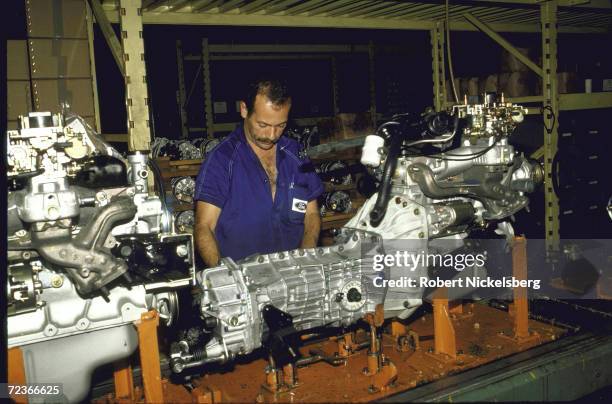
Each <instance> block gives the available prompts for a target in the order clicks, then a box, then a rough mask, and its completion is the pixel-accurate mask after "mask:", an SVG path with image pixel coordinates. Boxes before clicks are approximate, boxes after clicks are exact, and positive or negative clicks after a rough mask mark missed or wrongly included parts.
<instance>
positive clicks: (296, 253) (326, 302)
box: [172, 231, 385, 371]
mask: <svg viewBox="0 0 612 404" xmlns="http://www.w3.org/2000/svg"><path fill="white" fill-rule="evenodd" d="M340 240H341V241H339V242H338V243H337V244H336V245H334V246H332V247H321V248H315V249H297V250H291V251H287V252H280V253H275V254H266V255H258V256H252V257H250V258H247V259H245V260H242V261H240V262H238V263H235V262H233V261H232V260H231V259H224V260H223V265H221V266H218V267H215V268H211V269H208V270H205V271H201V272H198V274H197V282H198V285H199V286H200V288H201V290H202V292H203V295H202V298H201V300H200V310H201V314H202V317H203V318H204V321H205V324H206V326H207V327H208V328H210V329H211V330H212V333H213V334H212V335H213V337H212V338H211V339H210V341H209V342H208V343H207V344H206V346H205V347H204V349H203V350H199V351H198V352H195V351H194V352H193V353H190V352H188V350H187V349H186V348H187V347H186V346H185V345H183V346H180V345H179V346H177V347H176V349H175V352H174V353H173V356H172V364H173V367H174V369H175V371H181V370H182V369H183V368H184V367H185V366H188V367H192V366H197V365H200V364H203V363H207V362H217V361H219V362H225V361H227V360H230V359H233V358H234V357H235V356H236V355H239V354H245V353H248V352H251V351H253V350H254V349H256V348H259V347H260V346H262V343H264V337H263V335H265V334H266V331H267V329H268V326H267V324H266V321H265V319H264V317H265V316H264V314H263V313H264V311H265V310H264V308H265V307H266V306H274V307H275V308H276V309H278V310H281V311H283V312H284V313H286V314H288V315H290V316H291V317H292V320H293V326H294V327H295V329H296V330H308V329H312V328H315V327H321V326H348V325H350V324H352V323H354V322H355V321H357V320H358V319H360V318H362V317H363V316H364V314H365V313H367V312H371V311H373V310H374V308H375V307H376V305H378V304H381V303H382V302H383V300H384V292H385V291H384V289H381V288H378V287H375V286H374V279H375V278H377V277H381V276H383V275H384V274H383V273H380V272H377V271H374V270H373V266H372V262H371V260H372V255H373V254H374V253H380V251H382V250H381V249H382V243H381V242H382V240H381V239H380V237H378V236H377V235H376V234H373V233H367V232H363V231H346V232H345V233H343V234H342V236H341V239H340ZM193 359H196V361H193V362H192V361H191V360H193Z"/></svg>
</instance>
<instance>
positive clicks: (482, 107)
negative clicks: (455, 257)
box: [171, 97, 543, 372]
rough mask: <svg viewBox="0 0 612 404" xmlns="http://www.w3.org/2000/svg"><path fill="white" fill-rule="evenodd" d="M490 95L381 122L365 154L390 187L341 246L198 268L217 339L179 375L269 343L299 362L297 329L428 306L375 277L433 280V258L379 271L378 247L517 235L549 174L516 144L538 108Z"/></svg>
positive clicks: (283, 357)
mask: <svg viewBox="0 0 612 404" xmlns="http://www.w3.org/2000/svg"><path fill="white" fill-rule="evenodd" d="M487 100H488V101H487V103H485V104H479V105H459V106H455V107H453V108H452V109H451V110H449V111H442V112H433V111H427V112H426V113H424V114H422V115H412V114H403V115H399V116H396V117H395V118H394V119H393V120H392V121H389V122H387V123H385V124H383V125H381V127H380V128H379V129H378V131H377V133H376V136H378V137H380V138H381V140H376V141H374V142H370V143H369V144H370V145H371V144H374V146H375V150H374V151H373V150H367V151H366V152H367V153H369V155H368V156H367V157H368V158H366V159H365V160H364V161H365V162H372V163H370V166H371V167H370V170H371V171H372V175H373V176H374V177H376V178H378V180H379V182H380V185H379V188H378V192H377V193H376V194H374V195H373V196H372V197H370V198H369V199H368V200H367V201H366V203H365V204H364V205H363V206H362V207H361V208H360V209H359V211H358V212H357V213H356V215H355V216H354V217H353V218H352V219H351V220H350V221H349V222H348V223H347V224H346V225H345V227H344V228H343V229H342V231H341V232H340V235H339V236H338V237H337V243H336V244H335V245H334V246H331V247H324V248H316V249H310V250H293V251H286V252H279V253H275V254H267V255H256V256H252V257H249V258H246V259H245V260H242V261H239V262H233V261H232V260H228V259H224V260H223V261H222V264H221V265H220V266H217V267H214V268H209V269H207V270H204V271H200V272H198V274H197V276H196V278H197V283H198V286H199V288H200V289H201V291H202V297H201V300H200V308H201V314H202V318H203V320H204V323H205V325H204V327H205V328H206V329H207V330H208V332H209V333H210V335H211V337H210V339H209V341H208V342H206V343H205V344H203V346H202V345H200V346H193V344H192V345H190V344H189V343H187V342H186V341H178V342H177V343H175V344H174V345H173V348H172V352H171V363H172V366H173V369H174V371H175V372H180V371H182V370H183V369H185V368H189V367H194V366H199V365H201V364H204V363H209V362H224V361H227V360H231V359H232V358H234V357H236V356H237V355H245V354H248V353H250V352H252V351H253V350H255V349H256V348H259V347H261V346H263V347H266V348H267V349H268V350H269V352H270V355H272V356H273V357H274V361H275V362H276V363H277V365H278V361H279V360H280V361H281V363H287V362H295V361H296V360H297V359H298V356H299V355H298V353H297V351H296V347H295V337H294V336H295V335H296V334H299V333H300V331H301V330H306V329H309V328H313V327H319V326H330V325H336V326H339V325H340V326H341V325H348V324H351V323H352V322H355V321H356V320H357V319H359V318H362V317H363V316H364V314H365V313H370V312H372V311H374V308H375V307H376V306H377V305H378V304H383V305H384V316H385V317H387V318H388V317H396V316H397V317H399V318H406V317H408V316H409V315H410V314H412V313H413V312H414V311H415V310H416V308H418V307H419V306H420V305H421V304H422V299H423V293H424V288H423V287H405V286H394V287H390V286H389V287H377V285H376V284H375V282H376V279H379V278H381V277H382V278H384V280H389V281H392V280H400V279H402V278H406V279H415V280H418V278H423V277H425V278H428V277H429V275H428V268H427V266H426V263H423V262H421V263H420V264H418V265H415V266H413V267H412V268H411V267H409V266H397V264H395V265H385V266H384V269H383V270H382V272H377V271H375V270H374V269H375V268H374V266H373V261H372V254H374V253H375V254H387V255H393V254H395V253H396V252H407V253H410V254H428V253H429V252H430V251H432V252H434V251H435V252H436V253H449V254H452V253H453V251H457V250H459V249H461V248H463V247H464V242H463V239H464V238H465V237H467V235H468V234H469V233H470V232H471V231H472V230H475V229H482V228H485V227H487V226H489V225H490V224H498V227H497V230H498V232H500V233H502V234H503V235H505V236H506V237H507V238H508V239H510V238H511V236H512V235H513V230H512V226H511V225H510V223H509V222H508V221H506V219H507V218H508V217H509V216H511V215H512V214H514V213H516V212H517V211H519V210H520V209H522V208H524V207H525V206H527V203H528V199H527V196H526V193H528V192H532V191H533V190H534V189H535V188H536V187H537V186H538V184H539V183H541V182H542V179H543V178H542V177H543V175H542V169H541V167H540V166H539V164H538V163H535V162H532V161H530V160H528V159H526V158H525V157H524V156H523V155H521V154H519V153H518V152H516V151H515V150H514V148H513V146H512V145H511V144H510V143H509V139H508V138H509V136H510V135H511V133H512V132H513V130H514V128H515V127H516V126H517V125H518V124H519V123H520V122H521V121H522V120H523V117H524V114H525V113H526V110H525V109H524V108H523V107H521V106H518V105H513V104H507V103H503V102H502V103H497V102H495V101H494V100H493V98H492V97H488V98H487ZM381 145H384V147H382V146H381ZM374 152H375V153H377V154H379V157H380V158H379V159H376V158H374V157H373V156H372V154H373V153H374ZM366 240H368V243H369V244H367V245H366V244H365V243H366ZM442 241H444V242H442ZM376 269H379V268H376ZM470 270H471V271H473V272H472V273H475V271H476V270H477V268H475V267H474V266H471V267H470V268H466V269H464V270H463V271H462V273H461V274H462V276H465V275H466V274H468V273H469V271H470ZM483 270H485V271H486V269H483ZM479 274H482V272H479ZM416 284H419V282H418V281H417V282H416Z"/></svg>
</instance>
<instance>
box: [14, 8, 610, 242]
mask: <svg viewBox="0 0 612 404" xmlns="http://www.w3.org/2000/svg"><path fill="white" fill-rule="evenodd" d="M15 3H16V4H20V5H21V6H20V7H13V8H10V7H9V9H8V11H7V15H6V16H5V17H6V18H5V20H6V22H7V24H6V27H7V28H8V37H9V39H25V38H26V31H25V26H26V25H25V12H24V9H23V3H22V2H20V1H16V2H15ZM114 28H115V30H116V31H117V33H118V32H119V26H118V25H115V26H114ZM94 31H95V38H94V41H95V44H94V47H95V58H96V68H97V80H98V92H99V103H100V115H101V123H102V132H103V133H107V134H110V133H126V132H127V129H126V109H125V99H124V92H125V90H124V85H123V79H122V77H121V75H120V73H119V70H118V68H117V66H116V65H115V61H114V59H113V58H112V56H111V53H110V50H109V48H108V46H107V45H106V42H105V41H104V38H103V36H102V35H101V32H100V30H99V28H98V27H97V26H95V27H94ZM503 36H504V37H505V38H506V39H507V40H509V41H510V42H511V43H512V44H514V45H515V46H517V47H525V48H529V49H530V57H531V58H532V60H534V61H538V60H539V59H540V53H541V46H542V45H541V36H540V34H537V33H529V34H523V33H521V34H519V33H503ZM143 37H144V43H145V54H146V64H147V74H148V85H149V98H150V112H151V115H152V118H153V119H152V121H153V127H152V130H153V135H154V136H156V137H167V138H171V139H176V138H179V137H180V134H181V127H180V115H179V107H178V102H177V90H178V73H177V63H176V47H175V45H176V40H181V41H182V45H183V54H184V55H187V54H200V53H201V49H202V48H201V47H202V39H203V38H208V40H209V43H210V44H231V43H234V44H355V45H357V44H359V45H367V44H368V42H369V41H373V43H374V44H375V46H376V48H377V49H378V51H377V54H376V58H375V80H376V104H377V112H379V113H382V114H383V115H386V116H390V115H392V114H393V113H397V112H406V111H410V112H420V111H422V110H423V109H424V108H425V107H427V106H430V105H432V103H433V91H432V73H431V70H432V67H431V65H432V62H431V47H430V38H429V32H427V31H399V30H356V29H311V28H308V29H307V28H272V27H214V26H168V25H163V26H162V25H157V26H156V25H147V26H145V27H144V32H143ZM611 43H612V35H611V34H605V35H603V34H601V35H595V34H559V36H558V71H559V72H562V71H565V72H574V73H576V75H577V78H578V82H584V78H592V79H593V91H594V92H596V91H601V84H600V83H601V79H602V78H612V53H611V52H610V51H609V50H610V44H611ZM451 44H452V54H451V56H452V62H453V67H454V74H455V77H476V76H486V75H489V74H496V73H499V72H501V70H502V69H501V60H502V57H501V54H502V49H501V47H500V46H498V45H497V44H496V43H494V42H493V41H492V40H491V39H489V38H488V37H487V36H486V35H484V34H482V33H479V32H455V31H453V32H451ZM387 45H394V46H400V47H402V51H401V52H385V51H383V49H384V48H385V46H387ZM9 62H10V61H9ZM198 65H199V62H193V61H185V62H184V72H185V86H186V90H187V94H189V93H190V94H191V95H190V97H189V102H188V104H187V111H188V117H189V122H188V126H192V127H204V126H205V119H204V96H203V83H202V72H201V71H200V72H199V74H198V73H197V71H198ZM270 68H274V69H276V70H278V69H280V70H283V71H285V72H286V73H287V74H288V76H289V81H290V84H291V85H292V87H293V93H294V94H295V96H294V104H293V109H292V116H293V117H316V116H331V115H333V105H332V90H331V66H330V62H329V60H291V61H231V62H229V61H214V62H212V63H211V78H212V94H213V101H225V102H226V103H227V113H225V114H215V116H214V120H215V122H237V121H239V119H240V118H239V114H238V113H237V112H236V109H235V101H236V100H238V99H240V98H241V96H242V92H243V90H242V89H243V88H244V86H245V85H246V83H247V82H248V81H249V79H250V78H252V77H253V76H254V75H256V74H257V72H259V71H262V70H269V69H270ZM337 77H338V87H339V100H338V102H339V108H340V112H364V111H367V110H368V109H369V105H370V99H369V97H370V94H369V66H368V56H367V53H353V54H343V55H339V56H338V59H337ZM447 77H449V75H448V73H447ZM598 83H599V84H598ZM598 85H599V88H598ZM533 95H535V94H533ZM610 112H612V111H610V110H596V111H577V112H563V113H562V114H561V117H560V119H559V133H560V140H559V148H560V153H559V156H558V160H559V177H560V181H559V187H558V188H559V189H558V192H559V195H560V199H561V203H560V204H561V209H560V211H561V212H560V213H561V229H562V231H561V235H562V237H565V238H580V237H582V238H608V237H611V236H612V221H611V220H610V218H609V217H608V216H607V214H606V212H605V205H606V202H607V200H608V198H609V197H610V194H611V193H612V182H611V179H610V176H609V172H610V169H609V164H608V160H609V157H610V150H611V146H612V144H611V139H612V133H610V132H611V130H610V129H609V126H610V125H609V124H608V119H607V117H608V116H610ZM593 131H596V132H597V134H593ZM564 133H565V134H566V135H565V136H563V134H564ZM567 134H569V135H567ZM202 135H203V133H202V132H191V133H190V137H194V138H195V137H201V136H202ZM542 139H543V127H542V123H541V116H540V115H533V116H529V117H528V119H527V120H526V122H525V123H524V124H523V125H522V126H521V127H520V128H519V129H518V130H517V133H516V134H515V136H513V140H514V141H515V143H516V144H517V145H519V147H520V149H521V150H523V151H525V153H526V154H530V153H531V152H533V151H535V150H536V149H537V148H538V147H539V146H540V145H541V144H542ZM593 156H595V158H593ZM530 199H531V200H532V204H531V208H532V212H531V213H527V212H525V211H522V212H520V213H519V214H517V217H516V219H517V222H518V223H517V225H516V228H517V229H521V232H524V233H525V234H526V235H527V236H528V237H532V238H542V237H544V230H543V228H544V227H543V218H544V215H545V212H544V201H543V194H542V190H540V191H538V192H537V193H536V194H535V195H533V196H532V197H531V198H530Z"/></svg>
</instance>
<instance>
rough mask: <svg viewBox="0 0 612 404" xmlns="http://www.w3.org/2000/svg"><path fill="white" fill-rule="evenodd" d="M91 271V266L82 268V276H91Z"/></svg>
mask: <svg viewBox="0 0 612 404" xmlns="http://www.w3.org/2000/svg"><path fill="white" fill-rule="evenodd" d="M90 272H91V271H90V270H89V268H82V269H81V276H82V277H83V278H87V277H88V276H89V274H90Z"/></svg>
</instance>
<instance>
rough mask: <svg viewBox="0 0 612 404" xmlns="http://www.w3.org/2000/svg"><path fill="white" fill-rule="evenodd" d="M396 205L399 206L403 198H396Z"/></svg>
mask: <svg viewBox="0 0 612 404" xmlns="http://www.w3.org/2000/svg"><path fill="white" fill-rule="evenodd" d="M395 203H396V204H398V205H399V204H400V203H402V198H400V197H399V196H398V197H397V198H395Z"/></svg>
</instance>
